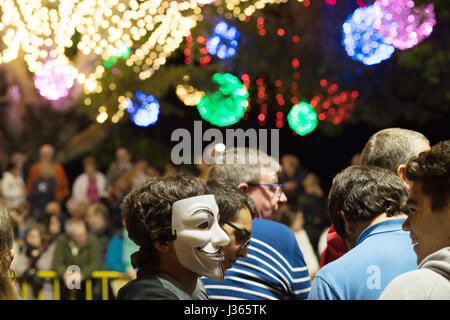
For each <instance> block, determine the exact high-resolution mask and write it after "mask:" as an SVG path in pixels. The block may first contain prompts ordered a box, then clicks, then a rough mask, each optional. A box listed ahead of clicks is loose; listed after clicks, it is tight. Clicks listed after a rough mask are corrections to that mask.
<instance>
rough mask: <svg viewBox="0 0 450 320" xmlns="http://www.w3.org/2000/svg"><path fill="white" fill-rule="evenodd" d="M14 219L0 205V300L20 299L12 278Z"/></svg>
mask: <svg viewBox="0 0 450 320" xmlns="http://www.w3.org/2000/svg"><path fill="white" fill-rule="evenodd" d="M13 242H14V231H13V220H12V217H11V215H10V214H9V212H8V210H7V209H6V208H5V207H3V206H1V205H0V300H17V299H20V297H19V294H18V291H17V287H16V286H15V283H14V282H13V280H12V279H11V275H10V269H9V266H10V264H11V258H10V256H9V251H10V250H11V249H12V247H13Z"/></svg>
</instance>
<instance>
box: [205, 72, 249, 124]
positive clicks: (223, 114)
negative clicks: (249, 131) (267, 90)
mask: <svg viewBox="0 0 450 320" xmlns="http://www.w3.org/2000/svg"><path fill="white" fill-rule="evenodd" d="M212 79H213V82H214V83H216V84H217V85H218V87H219V88H218V90H217V91H215V92H212V93H210V92H208V93H206V95H205V96H204V97H203V98H202V99H201V100H200V102H199V104H198V105H197V109H198V111H199V113H200V116H201V117H202V118H203V119H204V120H205V121H208V122H209V123H211V124H213V125H216V126H218V127H224V126H229V125H232V124H235V123H236V122H238V121H239V120H240V119H241V118H242V117H243V116H244V113H245V112H246V110H247V106H248V101H247V97H248V92H247V88H246V87H245V86H244V85H243V84H242V83H241V82H240V81H239V79H238V78H237V77H235V76H234V75H232V74H229V73H224V74H220V73H215V74H214V75H213V77H212Z"/></svg>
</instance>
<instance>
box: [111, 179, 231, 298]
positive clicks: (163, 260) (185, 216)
mask: <svg viewBox="0 0 450 320" xmlns="http://www.w3.org/2000/svg"><path fill="white" fill-rule="evenodd" d="M218 211H219V210H218V207H217V204H216V202H215V199H214V196H213V195H212V194H208V188H207V186H206V183H205V182H204V181H203V180H202V179H200V178H196V177H192V176H183V175H176V176H167V177H163V178H153V179H150V180H149V181H148V182H146V183H144V184H143V185H142V186H141V187H139V188H138V189H136V190H134V191H132V192H131V193H129V194H128V195H127V196H126V197H125V199H124V200H123V211H122V214H123V215H124V218H125V220H126V227H127V230H128V234H129V237H130V238H131V239H132V240H133V241H134V242H135V243H136V244H137V245H139V246H140V250H139V251H138V252H136V253H134V254H133V255H132V264H133V266H134V267H135V268H138V272H137V279H136V280H133V281H131V282H129V283H127V284H126V285H125V286H124V287H122V288H121V289H120V290H119V294H118V300H191V299H193V298H192V294H193V293H194V290H195V289H196V287H197V285H198V281H199V277H200V276H205V277H208V278H211V279H214V280H216V281H221V280H223V277H224V270H223V268H224V267H223V265H222V261H223V260H224V251H223V247H224V246H226V245H227V244H228V243H229V241H230V239H229V237H228V236H227V234H226V233H225V232H224V231H223V230H222V229H221V228H220V226H219V223H218V220H219V217H218Z"/></svg>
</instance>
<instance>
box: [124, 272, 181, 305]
mask: <svg viewBox="0 0 450 320" xmlns="http://www.w3.org/2000/svg"><path fill="white" fill-rule="evenodd" d="M117 299H118V300H178V297H177V296H176V295H175V294H174V293H173V292H171V291H170V290H168V289H167V288H165V287H164V286H163V285H162V283H161V281H160V280H159V279H158V278H156V277H155V278H146V279H140V280H133V281H130V282H128V283H127V284H126V285H124V286H123V287H122V288H120V290H119V293H118V296H117Z"/></svg>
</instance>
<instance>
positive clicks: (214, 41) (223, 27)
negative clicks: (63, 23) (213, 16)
mask: <svg viewBox="0 0 450 320" xmlns="http://www.w3.org/2000/svg"><path fill="white" fill-rule="evenodd" d="M239 35H240V34H239V31H237V29H236V27H233V26H231V25H228V24H227V23H226V22H225V21H220V22H218V23H217V24H216V26H215V27H214V30H213V35H212V36H211V37H210V38H209V39H208V42H207V43H206V49H207V50H208V52H209V54H211V55H215V56H217V57H218V58H219V59H228V58H230V57H232V56H234V55H235V54H236V48H237V46H238V39H239Z"/></svg>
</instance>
